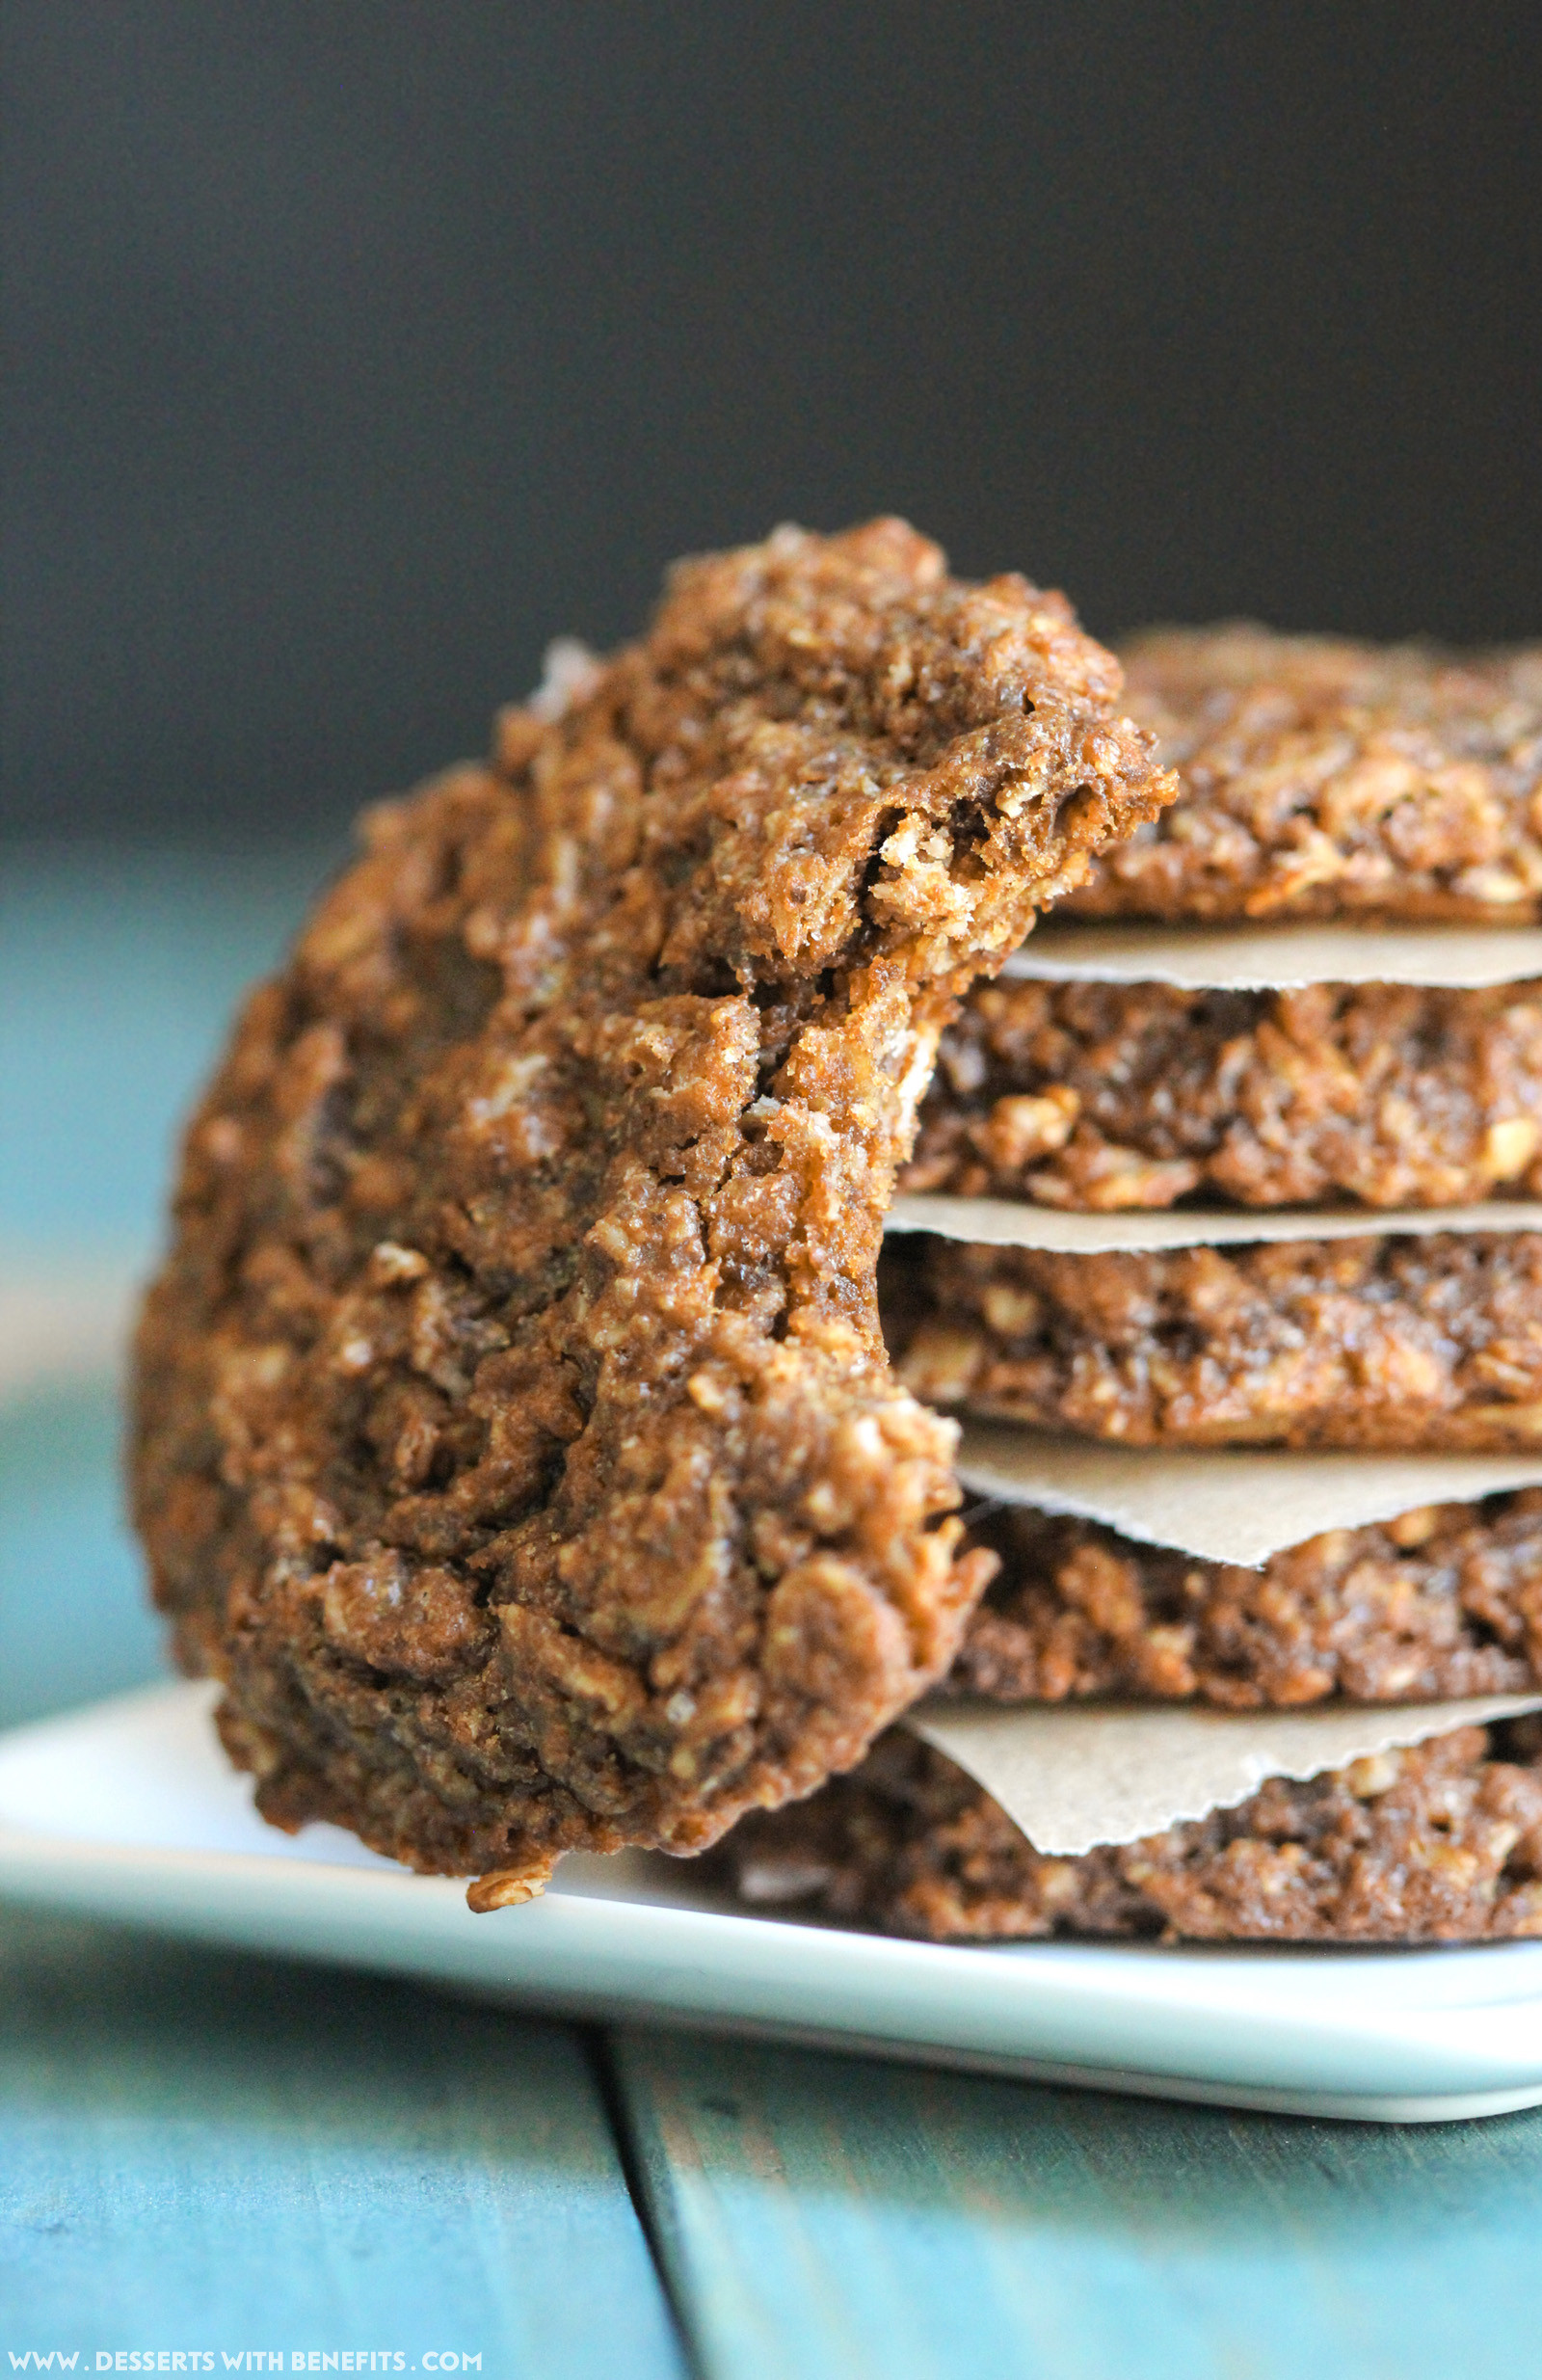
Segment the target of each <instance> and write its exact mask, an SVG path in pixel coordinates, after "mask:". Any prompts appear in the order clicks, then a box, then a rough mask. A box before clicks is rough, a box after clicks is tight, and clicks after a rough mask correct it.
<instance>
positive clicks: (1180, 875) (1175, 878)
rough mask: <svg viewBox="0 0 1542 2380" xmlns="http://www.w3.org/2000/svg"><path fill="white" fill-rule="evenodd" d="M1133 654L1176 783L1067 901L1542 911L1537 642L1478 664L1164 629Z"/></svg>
mask: <svg viewBox="0 0 1542 2380" xmlns="http://www.w3.org/2000/svg"><path fill="white" fill-rule="evenodd" d="M1123 657H1124V661H1125V668H1126V672H1127V677H1128V686H1129V700H1130V709H1132V711H1133V712H1134V714H1135V716H1136V718H1138V719H1139V720H1141V721H1142V723H1143V724H1144V725H1146V726H1148V727H1150V728H1152V729H1153V730H1154V731H1155V733H1156V735H1157V737H1158V738H1159V744H1160V750H1161V754H1162V757H1163V759H1164V760H1166V761H1168V762H1170V763H1171V764H1172V765H1173V766H1174V767H1176V768H1177V769H1178V771H1179V775H1180V777H1181V779H1182V782H1183V792H1182V794H1181V796H1180V798H1179V800H1178V801H1177V802H1176V803H1175V804H1174V806H1173V808H1172V809H1171V810H1170V811H1168V812H1167V814H1166V816H1164V817H1163V818H1162V819H1161V820H1160V821H1158V822H1155V823H1153V824H1151V825H1149V826H1146V827H1143V828H1141V829H1140V830H1139V831H1138V832H1137V833H1136V834H1135V835H1134V837H1133V838H1132V839H1131V841H1130V843H1129V844H1128V845H1127V846H1125V847H1124V848H1122V849H1120V850H1119V851H1116V852H1111V853H1109V854H1108V855H1107V856H1106V857H1105V858H1104V859H1103V860H1101V861H1100V862H1099V863H1098V864H1097V866H1096V867H1095V869H1094V870H1093V872H1092V875H1091V876H1090V878H1089V879H1088V881H1087V884H1086V886H1085V887H1084V889H1083V890H1082V891H1080V892H1079V893H1077V895H1076V896H1074V897H1073V899H1072V900H1071V902H1070V904H1069V906H1070V907H1071V908H1072V909H1073V910H1077V911H1079V912H1080V913H1081V914H1082V915H1084V916H1088V917H1102V918H1111V917H1130V918H1167V919H1204V918H1211V919H1217V920H1220V919H1230V920H1239V919H1243V918H1290V917H1295V918H1329V917H1341V916H1350V915H1363V914H1376V915H1379V916H1381V917H1383V918H1409V919H1414V918H1448V919H1468V920H1473V921H1476V922H1479V923H1494V924H1504V925H1524V924H1525V923H1527V921H1528V920H1529V919H1533V918H1536V917H1538V916H1539V915H1542V646H1536V645H1533V646H1529V647H1526V648H1522V649H1518V650H1516V651H1513V652H1507V653H1495V654H1487V655H1470V656H1469V655H1454V654H1446V653H1440V652H1437V651H1434V650H1432V649H1430V648H1428V647H1425V646H1417V645H1403V646H1387V647H1378V646H1374V645H1363V644H1351V643H1349V642H1347V641H1345V640H1343V639H1340V638H1336V637H1325V636H1277V635H1273V634H1271V633H1270V632H1269V631H1268V630H1267V629H1266V628H1254V627H1251V626H1248V625H1246V624H1242V625H1236V624H1233V625H1230V626H1226V627H1221V628H1164V629H1159V630H1156V631H1155V632H1154V633H1152V634H1149V635H1146V636H1142V637H1137V638H1134V639H1132V640H1131V641H1130V644H1129V645H1127V646H1126V647H1125V648H1124V651H1123Z"/></svg>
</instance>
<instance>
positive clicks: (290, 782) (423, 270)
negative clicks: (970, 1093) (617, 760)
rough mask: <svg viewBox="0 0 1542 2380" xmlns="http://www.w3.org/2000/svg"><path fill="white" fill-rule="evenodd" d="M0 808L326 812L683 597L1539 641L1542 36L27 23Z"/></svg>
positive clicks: (231, 14) (209, 16)
mask: <svg viewBox="0 0 1542 2380" xmlns="http://www.w3.org/2000/svg"><path fill="white" fill-rule="evenodd" d="M0 14H3V23H4V46H5V57H4V111H5V121H4V124H3V126H0V132H3V142H4V173H5V188H4V208H3V218H4V238H5V258H4V265H5V288H6V312H7V328H8V337H7V351H8V352H7V365H6V375H7V376H6V385H5V412H4V420H3V424H0V429H3V452H4V466H5V477H6V496H5V506H6V519H5V524H4V532H5V533H4V557H5V565H4V566H5V651H4V674H5V746H4V755H3V760H4V799H5V813H4V822H5V824H6V825H7V826H8V827H9V829H10V831H11V832H12V833H13V834H14V833H17V832H20V833H22V834H26V835H31V836H37V835H44V836H50V837H60V838H70V839H74V838H79V837H95V836H100V835H102V834H110V835H113V836H116V837H140V838H143V839H146V840H155V839H159V840H161V841H165V840H168V839H175V838H178V837H180V838H182V839H186V838H188V837H189V836H195V835H207V834H210V833H213V832H218V833H219V834H220V835H222V836H223V837H226V838H235V839H241V838H251V837H259V838H266V839H268V840H270V841H272V840H274V839H277V838H280V837H284V836H291V837H292V836H294V835H296V834H304V835H316V834H325V835H329V836H330V835H332V834H335V832H336V831H337V829H338V827H339V825H340V822H341V820H342V819H343V818H344V817H345V816H346V815H347V814H348V812H349V811H350V810H351V809H352V808H353V806H354V805H355V804H356V803H357V802H358V801H359V799H361V798H363V797H366V796H368V795H370V794H373V793H375V792H378V791H381V790H384V789H386V788H388V787H391V786H394V785H398V784H401V783H403V782H405V781H407V780H409V779H410V778H411V777H412V775H413V774H414V773H416V772H418V771H420V770H422V769H425V768H427V767H430V766H432V765H434V764H436V763H438V762H441V761H443V760H446V759H449V758H451V757H453V756H454V755H456V754H458V753H460V752H463V751H465V750H470V749H475V748H476V747H477V746H478V745H479V744H480V743H481V741H482V738H483V735H484V733H485V727H486V721H487V716H488V713H489V712H490V710H491V709H492V707H493V705H494V704H496V703H497V702H498V701H500V700H502V699H505V698H507V697H509V696H511V695H514V694H517V693H518V692H520V691H521V690H523V689H524V688H526V687H527V686H528V685H529V684H530V683H531V682H533V680H534V679H535V677H536V676H537V675H538V672H539V665H540V656H541V652H542V648H543V645H544V643H545V640H546V638H547V637H548V636H549V635H551V634H553V633H555V632H558V631H561V630H572V631H575V632H577V633H579V634H581V635H584V636H586V637H588V638H590V639H591V640H594V641H598V642H601V643H603V642H606V641H609V640H613V639H615V638H616V637H618V636H620V635H622V634H624V633H625V632H626V631H627V630H628V629H629V628H631V627H633V626H634V625H635V624H636V623H637V622H638V621H639V620H640V618H641V617H642V615H643V613H644V610H645V608H646V606H647V604H648V602H650V600H651V591H652V589H653V587H654V585H655V583H656V579H657V575H658V572H659V569H660V567H661V565H662V564H663V562H664V561H665V560H666V559H667V557H668V556H670V555H671V554H673V553H676V552H678V551H680V550H681V549H685V548H693V547H702V546H705V545H712V544H716V543H720V542H724V541H735V540H740V539H744V538H749V537H754V536H758V535H759V534H761V533H762V532H763V531H764V530H765V529H766V528H768V527H769V526H770V525H771V524H772V523H773V522H774V521H778V520H781V519H784V518H792V519H797V520H801V521H806V522H809V523H811V524H812V525H815V526H834V525H837V524H838V523H840V522H842V521H847V520H850V519H852V518H855V517H858V516H861V515H864V514H868V513H871V512H874V511H878V510H899V511H903V512H906V513H908V514H909V515H910V516H911V517H912V518H913V519H915V520H916V521H917V522H918V523H919V524H920V525H922V526H923V527H925V528H927V529H929V530H930V531H932V532H933V533H934V534H935V535H937V536H939V537H940V538H941V539H942V540H943V541H944V544H945V545H946V546H947V547H948V548H949V549H950V551H951V553H952V554H953V557H954V559H955V561H956V563H957V564H958V566H959V567H961V568H962V569H965V570H967V571H970V572H981V571H988V570H991V569H994V568H997V567H1002V566H1006V565H1019V566H1021V567H1023V568H1024V569H1027V570H1028V571H1030V572H1031V573H1032V574H1033V575H1036V576H1039V577H1041V578H1046V579H1050V580H1052V581H1057V582H1060V583H1063V584H1065V585H1066V586H1067V587H1068V588H1069V589H1070V590H1071V592H1072V593H1073V594H1074V596H1075V597H1076V599H1077V602H1079V603H1080V605H1081V607H1082V610H1083V613H1084V615H1085V616H1086V618H1087V619H1088V621H1089V622H1090V624H1091V625H1092V626H1093V627H1094V628H1097V629H1098V630H1100V631H1102V632H1113V631H1117V630H1118V629H1119V628H1123V627H1126V626H1128V625H1131V624H1133V623H1134V622H1136V621H1139V620H1142V619H1145V618H1149V617H1152V616H1160V615H1168V616H1176V617H1181V618H1204V617H1207V616H1211V615H1215V614H1220V613H1228V612H1237V611H1245V612H1250V613H1253V614H1255V615H1257V616H1261V617H1263V618H1264V619H1267V620H1270V621H1273V622H1276V623H1279V624H1281V625H1287V626H1323V627H1334V628H1349V629H1354V630H1360V631H1365V632H1369V633H1375V634H1394V633H1400V632H1406V631H1414V630H1421V629H1422V630H1429V631H1432V632H1435V633H1438V634H1441V635H1445V636H1449V637H1453V638H1464V639H1482V638H1493V637H1509V636H1517V635H1524V634H1527V633H1529V632H1531V633H1534V632H1537V631H1539V630H1542V585H1539V556H1542V473H1539V470H1538V460H1539V457H1538V444H1539V430H1542V388H1539V373H1538V363H1539V342H1542V136H1539V132H1538V123H1539V117H1542V9H1539V8H1538V7H1537V6H1536V4H1535V0H1527V4H1526V5H1524V6H1507V5H1503V4H1502V0H1501V4H1499V5H1495V4H1493V0H1490V4H1489V5H1485V6H1482V7H1478V8H1473V7H1471V6H1454V5H1453V6H1428V5H1420V4H1419V0H1414V4H1413V5H1409V0H1401V4H1400V5H1396V6H1385V5H1381V0H1355V5H1354V6H1353V7H1350V8H1348V9H1344V8H1342V7H1338V6H1304V5H1296V4H1294V0H1283V4H1282V0H1271V5H1269V6H1267V7H1256V8H1240V9H1239V8H1236V7H1227V6H1217V5H1197V6H1196V5H1189V6H1182V7H1174V6H1166V5H1160V4H1156V5H1153V4H1152V0H1128V4H1125V5H1119V4H1115V0H1069V4H1068V0H1058V4H1057V5H1054V6H1048V5H1040V4H1039V0H1011V5H1000V6H997V5H994V4H992V0H970V5H967V6H966V5H950V4H949V0H936V4H934V5H931V6H914V5H895V4H894V0H853V4H847V0H817V4H814V0H792V4H791V5H788V4H787V0H759V5H751V4H750V0H703V4H701V5H697V4H696V0H690V4H688V5H682V4H681V0H668V4H667V5H655V4H654V0H613V4H608V5H607V4H599V0H550V4H546V0H542V4H540V5H529V6H522V5H518V0H495V4H488V5H484V4H482V0H434V5H427V4H426V0H425V4H423V5H414V4H413V0H305V4H304V5H300V4H298V0H260V5H253V0H9V5H6V6H5V7H4V9H3V12H0Z"/></svg>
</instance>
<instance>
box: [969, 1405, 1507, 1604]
mask: <svg viewBox="0 0 1542 2380" xmlns="http://www.w3.org/2000/svg"><path fill="white" fill-rule="evenodd" d="M955 1468H956V1470H957V1472H958V1476H959V1478H960V1480H961V1481H962V1482H963V1484H964V1486H965V1487H966V1488H967V1489H968V1490H969V1492H970V1494H971V1495H973V1496H988V1497H989V1498H990V1499H991V1501H992V1502H993V1503H996V1504H1023V1505H1027V1506H1029V1507H1031V1508H1032V1510H1034V1511H1040V1512H1056V1513H1066V1514H1069V1515H1070V1516H1071V1517H1072V1518H1073V1519H1075V1520H1091V1521H1101V1522H1102V1523H1103V1526H1104V1527H1105V1528H1109V1529H1117V1530H1118V1531H1119V1534H1120V1535H1121V1537H1126V1538H1131V1539H1133V1540H1134V1541H1135V1542H1136V1543H1139V1544H1146V1545H1167V1546H1172V1547H1174V1548H1176V1549H1177V1551H1178V1552H1179V1553H1183V1554H1191V1555H1193V1556H1194V1557H1195V1559H1196V1560H1198V1561H1201V1562H1230V1563H1236V1564H1237V1565H1238V1566H1239V1567H1240V1568H1243V1569H1249V1570H1258V1569H1262V1568H1263V1564H1265V1563H1266V1562H1267V1561H1268V1560H1269V1558H1270V1556H1271V1555H1274V1554H1279V1553H1283V1552H1284V1551H1285V1550H1286V1548H1287V1547H1288V1546H1291V1545H1303V1544H1305V1542H1306V1540H1307V1539H1308V1538H1315V1537H1320V1536H1321V1535H1322V1533H1323V1531H1324V1530H1326V1529H1365V1528H1369V1526H1370V1525H1371V1523H1372V1522H1374V1521H1381V1520H1396V1519H1397V1518H1398V1517H1399V1516H1400V1515H1401V1514H1402V1513H1404V1512H1413V1511H1419V1510H1420V1509H1421V1507H1422V1506H1424V1505H1430V1504H1476V1503H1477V1502H1479V1501H1480V1499H1481V1498H1482V1497H1484V1496H1494V1495H1501V1494H1503V1493H1505V1492H1507V1491H1511V1490H1514V1489H1515V1488H1518V1487H1542V1452H1539V1453H1538V1454H1536V1455H1360V1454H1317V1455H1298V1454H1293V1453H1290V1452H1289V1451H1288V1450H1286V1449H1285V1448H1277V1447H1268V1448H1262V1449H1260V1448H1253V1447H1177V1448H1166V1447H1148V1446H1113V1445H1109V1444H1107V1443H1105V1442H1104V1441H1103V1440H1100V1439H1097V1438H1076V1437H1071V1436H1060V1435H1058V1434H1056V1433H1053V1432H1051V1431H1035V1430H1025V1429H1021V1428H1015V1427H1013V1426H1012V1425H1011V1424H1010V1423H1004V1422H977V1421H970V1422H966V1423H965V1425H964V1431H963V1436H962V1439H961V1441H960V1444H959V1451H958V1457H957V1462H956V1464H955Z"/></svg>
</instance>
